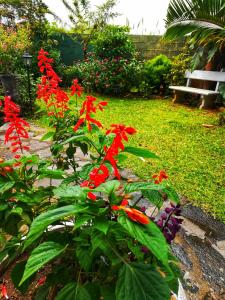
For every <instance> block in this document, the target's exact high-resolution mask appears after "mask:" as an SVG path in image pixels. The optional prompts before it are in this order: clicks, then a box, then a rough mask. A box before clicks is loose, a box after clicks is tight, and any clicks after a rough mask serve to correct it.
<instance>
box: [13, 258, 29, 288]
mask: <svg viewBox="0 0 225 300" xmlns="http://www.w3.org/2000/svg"><path fill="white" fill-rule="evenodd" d="M25 265H26V261H21V262H19V263H17V264H16V265H15V267H14V268H13V269H12V272H11V279H12V282H13V284H14V286H15V287H16V288H17V289H18V290H19V291H20V292H21V293H23V294H24V293H26V291H27V289H28V288H29V286H30V284H31V283H32V281H33V280H34V275H33V276H31V277H30V278H29V279H27V280H26V281H25V282H24V283H23V284H21V285H19V283H20V281H21V279H22V277H23V273H24V270H25Z"/></svg>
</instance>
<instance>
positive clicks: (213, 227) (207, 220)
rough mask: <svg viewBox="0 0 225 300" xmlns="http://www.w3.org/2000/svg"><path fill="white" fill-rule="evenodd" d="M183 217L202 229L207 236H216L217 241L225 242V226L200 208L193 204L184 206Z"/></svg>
mask: <svg viewBox="0 0 225 300" xmlns="http://www.w3.org/2000/svg"><path fill="white" fill-rule="evenodd" d="M182 216H184V217H186V218H188V219H190V220H191V221H193V222H194V223H195V224H197V225H199V226H200V227H202V228H203V229H204V230H205V231H206V234H207V235H210V236H214V237H215V238H216V239H217V240H225V224H224V223H222V222H219V221H218V220H216V219H214V218H213V217H212V216H210V215H208V214H206V213H205V212H204V211H202V210H201V209H200V208H199V207H195V206H193V205H191V204H189V205H186V206H184V207H183V208H182Z"/></svg>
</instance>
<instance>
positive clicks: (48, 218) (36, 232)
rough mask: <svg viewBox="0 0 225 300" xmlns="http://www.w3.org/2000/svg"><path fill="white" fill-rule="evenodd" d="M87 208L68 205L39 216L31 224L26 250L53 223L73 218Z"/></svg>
mask: <svg viewBox="0 0 225 300" xmlns="http://www.w3.org/2000/svg"><path fill="white" fill-rule="evenodd" d="M86 209H87V208H84V207H82V206H79V205H67V206H63V207H59V208H55V209H52V210H49V211H47V212H44V213H43V214H41V215H39V216H38V217H37V218H35V219H34V221H33V222H32V224H31V227H30V231H29V233H28V235H27V238H26V240H25V245H24V248H27V247H28V246H29V245H31V244H32V243H33V242H34V241H35V240H36V239H37V238H38V237H39V236H41V234H42V233H43V232H44V230H45V229H46V228H47V226H48V225H50V224H52V223H53V222H55V221H57V220H60V219H62V218H65V217H68V216H73V215H75V214H77V213H79V212H82V211H85V210H86Z"/></svg>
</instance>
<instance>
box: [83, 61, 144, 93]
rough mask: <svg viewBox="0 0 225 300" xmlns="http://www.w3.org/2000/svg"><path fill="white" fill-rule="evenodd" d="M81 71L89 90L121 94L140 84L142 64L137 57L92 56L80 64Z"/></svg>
mask: <svg viewBox="0 0 225 300" xmlns="http://www.w3.org/2000/svg"><path fill="white" fill-rule="evenodd" d="M79 71H80V74H81V75H80V76H81V79H82V83H83V85H84V87H85V88H86V89H87V90H88V91H97V92H99V93H103V94H111V95H121V94H125V93H126V92H129V91H130V89H131V88H132V87H133V86H136V85H137V84H138V81H139V77H140V74H141V66H140V63H139V62H138V60H137V59H135V58H132V59H129V60H128V59H126V58H122V57H117V58H111V59H108V58H104V59H99V58H97V57H95V56H92V57H89V58H88V59H87V60H86V61H84V62H82V63H80V64H79Z"/></svg>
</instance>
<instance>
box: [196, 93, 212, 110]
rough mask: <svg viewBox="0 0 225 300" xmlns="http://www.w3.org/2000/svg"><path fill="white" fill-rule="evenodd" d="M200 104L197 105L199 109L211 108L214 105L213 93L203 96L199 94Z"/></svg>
mask: <svg viewBox="0 0 225 300" xmlns="http://www.w3.org/2000/svg"><path fill="white" fill-rule="evenodd" d="M200 99H201V104H200V106H199V108H200V109H202V108H213V107H214V106H215V100H216V97H215V95H209V96H203V95H201V97H200Z"/></svg>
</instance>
